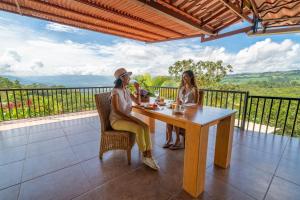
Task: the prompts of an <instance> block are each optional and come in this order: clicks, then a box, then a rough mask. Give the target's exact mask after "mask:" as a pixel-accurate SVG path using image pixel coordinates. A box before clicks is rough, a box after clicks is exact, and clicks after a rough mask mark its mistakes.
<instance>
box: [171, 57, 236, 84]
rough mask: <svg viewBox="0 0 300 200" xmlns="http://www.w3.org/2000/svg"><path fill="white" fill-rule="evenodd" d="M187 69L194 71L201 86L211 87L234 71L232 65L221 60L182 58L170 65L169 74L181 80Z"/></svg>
mask: <svg viewBox="0 0 300 200" xmlns="http://www.w3.org/2000/svg"><path fill="white" fill-rule="evenodd" d="M186 70H192V71H193V72H194V74H195V76H196V82H197V85H198V86H199V87H205V88H209V87H214V86H216V85H217V84H218V83H219V82H220V81H221V80H222V78H224V77H225V76H226V75H227V74H228V72H232V66H231V65H224V64H223V61H221V60H220V61H217V62H213V61H198V62H195V61H193V60H192V59H189V60H181V61H177V62H175V63H174V64H173V65H171V66H170V67H169V74H170V75H171V76H172V77H174V78H175V80H176V81H180V80H181V75H182V73H183V72H184V71H186Z"/></svg>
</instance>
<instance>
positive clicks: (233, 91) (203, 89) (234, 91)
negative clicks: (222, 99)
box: [150, 86, 247, 94]
mask: <svg viewBox="0 0 300 200" xmlns="http://www.w3.org/2000/svg"><path fill="white" fill-rule="evenodd" d="M150 88H162V89H178V87H166V86H164V87H161V86H151V87H150ZM199 90H201V91H212V92H230V93H243V94H244V93H247V91H240V90H216V89H206V88H199Z"/></svg>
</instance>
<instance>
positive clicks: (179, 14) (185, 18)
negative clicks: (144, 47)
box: [138, 0, 214, 35]
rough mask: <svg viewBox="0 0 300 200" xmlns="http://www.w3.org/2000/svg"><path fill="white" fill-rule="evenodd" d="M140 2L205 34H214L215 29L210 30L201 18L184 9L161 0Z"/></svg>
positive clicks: (143, 0) (140, 0) (142, 0)
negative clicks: (202, 22)
mask: <svg viewBox="0 0 300 200" xmlns="http://www.w3.org/2000/svg"><path fill="white" fill-rule="evenodd" d="M138 1H139V2H141V3H143V4H146V5H148V6H149V7H151V8H153V9H154V10H156V11H157V12H160V13H162V14H165V15H166V16H167V17H169V18H172V20H175V21H177V22H178V23H181V24H184V25H186V26H189V27H190V28H193V29H194V30H198V31H202V32H203V33H205V34H208V35H212V34H214V33H213V30H210V29H208V28H205V27H203V26H201V25H200V23H201V22H200V20H199V19H197V18H194V17H193V16H191V15H189V14H187V13H185V12H184V11H182V10H179V9H178V8H176V7H175V6H173V5H171V4H168V3H166V2H164V1H161V0H156V1H153V0H151V1H148V0H138Z"/></svg>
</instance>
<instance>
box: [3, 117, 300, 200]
mask: <svg viewBox="0 0 300 200" xmlns="http://www.w3.org/2000/svg"><path fill="white" fill-rule="evenodd" d="M98 120H99V119H98V117H86V118H82V119H74V120H68V121H60V122H53V123H49V124H43V125H35V126H30V127H23V128H18V129H17V128H16V129H13V130H5V131H1V132H0V200H2V199H3V200H16V199H20V200H23V199H26V200H27V199H34V200H35V199H37V200H43V199H55V200H56V199H76V200H90V199H91V200H92V199H93V200H96V199H101V200H102V199H105V200H114V199H118V200H125V199H136V200H140V199H142V200H147V199H157V200H159V199H172V200H175V199H176V200H184V199H192V198H191V197H190V196H189V195H188V194H186V193H185V192H184V191H183V190H182V189H181V186H182V169H183V154H184V150H179V151H171V150H165V149H163V148H161V146H162V144H163V142H164V131H165V128H164V124H163V123H161V122H156V124H157V126H156V127H157V128H156V133H155V134H153V138H152V139H153V145H154V155H155V157H156V159H157V160H158V162H159V165H160V167H161V170H160V171H158V172H156V171H152V170H151V169H149V168H147V167H145V166H144V165H143V164H142V163H141V161H140V159H141V157H140V155H139V153H138V149H137V146H134V148H133V150H132V164H131V165H130V166H129V165H127V160H126V154H125V152H122V151H111V152H108V153H106V154H104V159H103V161H100V160H99V159H98V149H99V137H100V136H99V122H98ZM210 132H211V133H210V138H209V150H208V159H207V176H206V188H205V192H204V193H203V194H202V195H201V196H200V197H199V199H209V200H212V199H221V200H223V199H232V200H234V199H238V200H239V199H241V200H247V199H249V200H250V199H278V200H284V199H288V200H292V199H295V200H296V199H297V200H299V199H300V172H299V169H300V167H299V166H300V141H299V139H296V138H293V139H290V138H287V137H281V136H273V135H263V134H262V135H259V134H256V133H241V132H240V131H239V129H235V135H234V146H233V153H232V161H231V166H230V168H228V169H226V170H225V169H220V168H217V167H215V166H214V165H213V154H214V140H215V128H214V127H213V128H211V130H210Z"/></svg>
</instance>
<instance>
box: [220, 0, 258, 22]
mask: <svg viewBox="0 0 300 200" xmlns="http://www.w3.org/2000/svg"><path fill="white" fill-rule="evenodd" d="M220 1H221V2H222V3H223V4H224V5H225V6H226V7H227V8H229V9H230V10H231V11H232V12H234V13H235V14H236V15H237V16H239V17H240V18H242V19H243V20H245V21H248V22H249V23H251V24H253V20H252V19H250V18H249V17H248V16H247V15H245V14H243V12H242V9H240V8H238V7H237V6H236V5H235V4H233V3H231V2H230V1H227V0H220Z"/></svg>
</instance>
